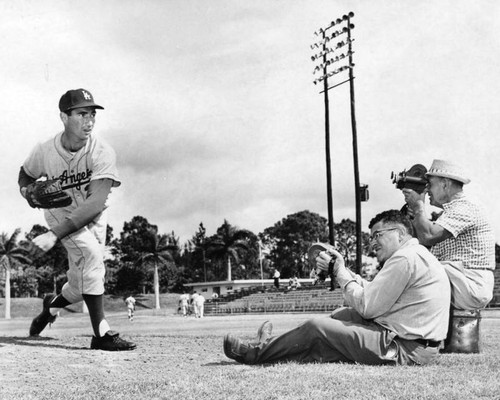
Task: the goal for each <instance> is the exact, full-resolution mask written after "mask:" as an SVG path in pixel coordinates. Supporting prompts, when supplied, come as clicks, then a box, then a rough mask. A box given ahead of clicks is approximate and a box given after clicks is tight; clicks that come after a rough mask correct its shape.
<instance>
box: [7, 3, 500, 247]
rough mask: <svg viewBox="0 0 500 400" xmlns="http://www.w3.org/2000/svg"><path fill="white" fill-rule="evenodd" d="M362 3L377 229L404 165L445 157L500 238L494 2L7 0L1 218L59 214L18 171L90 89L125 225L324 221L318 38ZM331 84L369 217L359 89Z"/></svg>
mask: <svg viewBox="0 0 500 400" xmlns="http://www.w3.org/2000/svg"><path fill="white" fill-rule="evenodd" d="M348 12H353V13H354V17H353V18H352V20H351V22H352V23H353V24H354V25H355V27H354V29H353V30H352V37H353V39H354V42H353V43H352V46H353V50H354V55H353V61H354V63H355V67H354V76H355V79H354V81H353V82H354V85H353V86H354V93H355V118H356V127H357V141H358V146H357V151H358V157H359V173H360V182H361V183H363V184H367V185H368V186H369V193H370V198H369V200H368V201H367V202H363V203H362V214H361V215H362V218H361V219H362V222H361V223H362V227H363V230H364V231H368V223H369V222H370V219H371V218H372V217H373V216H375V215H376V214H377V213H379V212H381V211H383V210H386V209H389V208H400V207H401V206H402V205H403V204H404V201H403V196H402V194H401V192H400V191H398V190H397V189H396V188H395V186H394V184H393V183H392V181H391V179H390V175H391V172H392V171H394V172H400V171H402V170H404V169H408V168H409V167H411V166H412V165H413V164H416V163H420V164H423V165H425V166H426V167H427V168H429V167H430V165H431V163H432V161H433V159H449V160H453V161H455V162H457V163H460V164H462V165H463V167H464V169H465V170H466V171H467V173H468V175H469V177H470V179H471V181H472V182H471V183H470V184H469V185H467V186H466V187H465V191H466V193H468V194H469V195H471V196H472V197H474V198H476V199H477V200H478V201H479V202H481V203H482V204H483V205H484V207H485V208H486V209H487V211H488V213H489V215H490V218H491V222H492V224H493V227H494V230H495V234H496V236H497V238H498V237H500V209H499V207H498V206H497V199H499V198H500V185H499V182H500V179H499V178H500V173H499V171H498V161H497V160H498V158H499V155H500V140H499V139H498V133H499V131H500V113H499V100H498V93H500V83H499V79H498V71H497V66H498V65H500V51H499V49H500V35H498V32H500V3H499V2H498V1H496V0H483V1H480V2H472V1H469V0H421V1H418V2H415V1H411V0H405V1H396V0H358V1H356V0H350V1H347V0H346V1H339V0H329V1H322V0H287V1H284V0H252V1H247V0H232V1H222V0H210V1H207V0H165V1H160V0H155V1H153V0H149V1H147V0H145V1H144V0H142V1H139V0H136V1H132V0H107V1H105V2H104V1H95V0H85V1H81V0H76V1H72V2H68V1H56V0H47V1H44V2H39V1H35V0H18V1H16V2H10V1H0V38H1V39H0V40H1V43H2V54H3V57H2V62H1V63H0V79H2V85H1V93H2V95H1V96H0V107H1V109H2V111H3V123H2V127H1V128H0V135H1V142H2V146H1V149H0V152H1V153H0V154H1V157H0V171H1V172H0V174H1V179H0V185H1V186H0V188H1V193H2V207H1V214H0V232H6V233H12V232H13V231H14V230H15V229H16V228H21V230H22V232H28V231H29V230H30V229H31V227H32V226H33V225H34V224H42V225H46V224H45V221H44V219H43V213H42V211H40V210H37V209H31V208H30V207H29V206H28V204H27V203H26V201H25V200H24V199H23V198H22V197H21V196H20V194H19V191H18V186H17V176H18V172H19V168H20V166H21V165H22V163H23V162H24V160H25V158H26V157H27V156H28V154H29V152H30V150H31V148H32V147H33V146H34V145H35V144H36V143H37V142H40V141H43V140H46V139H48V138H50V137H51V136H53V135H55V134H56V133H58V132H60V131H61V130H62V123H61V120H60V117H59V111H58V109H57V105H58V102H59V98H60V97H61V95H62V94H63V93H64V92H66V91H67V90H68V89H77V88H85V89H87V90H89V91H90V92H91V93H92V94H93V95H94V98H95V101H96V102H97V104H100V105H102V106H104V108H105V110H102V111H98V115H97V120H96V127H95V129H94V134H96V135H99V136H100V137H102V138H103V139H104V140H106V141H107V142H108V143H109V144H110V145H111V146H112V147H113V148H114V149H115V151H116V153H117V162H118V170H119V174H120V178H121V180H122V182H123V183H122V185H121V186H120V187H119V188H117V189H115V190H114V191H113V193H112V195H111V197H110V199H109V204H110V207H109V224H110V225H111V226H112V227H113V230H114V234H115V236H118V235H119V233H120V232H121V231H122V228H123V224H124V222H128V221H130V220H131V219H132V218H133V217H134V216H142V217H145V218H147V220H148V221H149V222H150V223H151V224H154V225H157V226H158V228H159V231H160V233H171V232H172V231H173V232H174V233H175V235H176V236H178V237H179V238H180V240H181V242H182V241H185V240H188V239H190V238H191V237H192V236H193V235H194V233H195V232H196V231H197V229H198V225H199V224H200V222H202V223H203V224H204V226H205V228H206V229H207V235H212V234H214V233H215V231H216V229H217V228H218V227H219V226H221V225H222V223H223V222H224V220H227V221H228V222H229V223H230V224H231V225H234V226H236V227H238V228H241V229H249V230H251V231H253V232H254V233H259V232H262V231H263V230H264V229H265V228H267V227H270V226H273V225H274V224H275V223H277V222H278V221H280V220H282V219H283V218H285V217H286V216H287V215H290V214H293V213H296V212H299V211H303V210H309V211H312V212H315V213H318V214H320V215H322V216H323V217H325V218H327V217H328V207H327V193H326V167H325V121H324V116H325V106H324V95H323V94H322V93H320V89H321V88H320V87H319V85H314V84H313V81H314V79H315V78H317V74H316V75H313V71H314V67H315V66H316V65H317V63H315V62H313V61H312V60H311V56H313V55H314V54H315V52H314V51H313V50H311V47H310V46H311V45H312V44H313V43H315V42H317V39H318V38H317V37H316V36H315V35H314V32H315V31H317V30H318V29H319V28H324V27H327V26H329V25H330V22H331V21H332V20H335V19H337V18H339V17H342V15H344V14H347V13H348ZM328 97H329V102H330V106H329V113H330V146H331V172H332V185H333V190H332V196H333V217H334V220H335V222H340V220H341V219H344V218H350V219H351V220H355V216H356V214H355V195H354V173H353V145H352V129H351V109H350V95H349V85H348V84H344V85H341V86H339V87H337V88H334V89H331V90H330V91H329V95H328Z"/></svg>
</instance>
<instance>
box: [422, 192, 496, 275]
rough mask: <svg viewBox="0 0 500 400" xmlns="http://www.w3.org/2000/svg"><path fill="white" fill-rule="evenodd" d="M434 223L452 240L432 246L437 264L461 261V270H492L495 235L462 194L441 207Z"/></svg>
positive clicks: (481, 214)
mask: <svg viewBox="0 0 500 400" xmlns="http://www.w3.org/2000/svg"><path fill="white" fill-rule="evenodd" d="M443 209H444V212H443V213H442V214H441V216H440V217H439V218H438V219H437V220H436V221H435V223H436V224H438V225H440V226H442V227H443V228H444V229H446V230H447V231H448V232H450V233H451V234H452V235H453V237H451V238H448V239H445V240H443V241H442V242H439V243H437V244H435V245H434V246H432V248H431V252H432V254H434V255H435V256H436V257H437V258H438V260H440V261H461V262H462V263H463V265H464V268H469V269H491V270H494V269H495V236H494V234H493V229H492V227H491V225H490V224H489V222H488V221H487V219H486V213H485V212H484V210H483V209H482V208H481V207H480V206H478V205H476V204H474V203H472V202H471V201H470V200H469V199H468V198H467V197H466V196H465V195H464V194H463V193H462V194H460V195H458V196H457V198H455V199H453V200H452V201H450V202H449V203H446V204H443Z"/></svg>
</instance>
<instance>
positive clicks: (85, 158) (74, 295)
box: [23, 132, 121, 303]
mask: <svg viewBox="0 0 500 400" xmlns="http://www.w3.org/2000/svg"><path fill="white" fill-rule="evenodd" d="M61 136H62V132H61V133H59V134H57V135H56V136H55V137H54V138H52V139H50V140H48V141H46V142H44V143H39V144H37V145H36V146H35V148H34V149H33V151H32V152H31V154H30V155H29V156H28V158H27V159H26V161H25V162H24V164H23V169H24V172H25V173H26V174H27V175H28V176H29V177H31V178H33V179H38V178H40V177H43V176H45V177H47V178H48V179H55V178H58V179H59V180H60V181H61V186H62V189H63V190H64V191H65V192H66V193H67V194H68V195H69V196H71V198H72V200H73V202H72V204H71V205H69V206H68V207H63V208H52V209H46V210H44V215H45V219H46V221H47V224H48V225H49V227H50V229H51V230H52V231H54V232H55V233H56V235H57V233H58V230H59V231H61V230H62V229H64V225H65V224H66V225H68V224H69V225H71V224H73V225H76V226H80V225H81V222H82V221H84V218H85V216H86V215H87V214H86V212H85V207H86V205H84V206H83V207H82V205H83V203H84V202H85V200H86V199H87V197H88V196H89V193H88V190H89V185H90V182H91V181H96V180H99V179H111V180H112V187H118V186H120V184H121V182H120V180H119V178H118V172H117V169H116V155H115V152H114V150H113V149H112V148H111V147H110V146H109V145H108V144H107V143H106V142H105V141H104V140H103V139H101V138H97V137H96V136H94V135H91V136H90V138H89V140H88V141H87V143H86V145H85V146H84V147H82V148H81V149H80V150H78V151H77V152H74V153H73V152H70V151H68V150H66V149H65V148H64V147H63V146H62V143H61ZM106 226H107V220H106V212H105V210H104V211H102V212H101V213H99V214H98V215H97V216H96V217H95V218H94V219H93V220H92V221H91V222H90V223H88V224H86V225H85V226H83V228H81V229H79V230H77V231H76V232H73V233H71V234H69V235H67V236H65V237H63V238H62V239H61V242H62V244H63V245H64V247H65V248H66V250H67V251H68V261H69V270H68V272H67V277H68V282H67V283H66V284H65V285H64V286H63V288H62V295H63V296H64V298H66V299H67V300H68V301H70V302H71V303H75V302H78V301H81V300H82V299H83V297H82V294H89V295H100V294H103V293H104V275H105V268H104V261H103V259H104V257H103V255H104V245H105V240H106Z"/></svg>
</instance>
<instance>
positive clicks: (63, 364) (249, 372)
mask: <svg viewBox="0 0 500 400" xmlns="http://www.w3.org/2000/svg"><path fill="white" fill-rule="evenodd" d="M174 311H175V310H174V309H173V308H172V309H169V308H168V307H167V308H166V309H162V310H160V311H159V312H157V311H154V310H151V309H149V308H143V309H139V310H138V311H137V313H136V319H135V321H134V322H132V323H130V322H129V321H128V320H127V316H126V311H125V309H123V311H122V312H108V320H109V321H110V324H111V326H112V328H114V329H116V330H119V331H120V332H121V334H122V335H123V336H124V337H126V338H130V339H133V340H134V341H135V342H137V344H138V348H137V349H136V350H135V351H131V352H119V353H109V352H101V351H92V350H89V344H90V338H91V334H92V333H91V329H90V323H89V321H88V316H86V315H83V314H81V313H68V314H64V315H63V316H62V317H60V318H59V319H58V320H57V321H56V323H55V324H54V325H53V326H52V327H51V328H50V329H49V328H47V329H46V330H45V331H44V332H43V333H42V337H40V338H37V339H30V338H28V337H27V329H28V327H29V324H30V321H31V318H27V317H20V318H13V319H12V320H9V321H7V320H0V362H1V365H2V368H1V369H0V399H180V400H189V399H198V400H200V399H315V400H317V399H500V349H499V346H498V344H499V342H500V312H495V311H486V312H484V317H483V320H482V322H481V335H482V352H481V353H480V354H443V355H441V356H440V357H439V359H438V360H437V361H436V362H435V363H433V364H432V365H428V366H425V367H388V366H377V367H374V366H363V365H355V364H308V365H301V364H296V363H285V364H278V365H272V366H246V365H240V364H237V363H236V362H234V361H233V360H230V359H227V358H226V357H225V356H224V352H223V349H222V338H223V336H224V334H225V333H227V332H231V333H234V334H237V335H241V336H244V337H248V338H250V337H253V336H254V335H255V332H256V330H257V328H258V326H259V325H260V324H261V323H262V322H263V321H265V320H266V319H269V320H270V321H271V322H272V323H273V325H274V332H275V333H277V334H280V333H283V332H285V331H286V330H288V329H291V328H293V327H295V326H297V325H298V324H300V323H301V322H303V321H304V320H305V319H308V318H310V317H322V315H319V314H315V315H306V314H269V315H240V316H216V317H206V318H204V319H194V318H183V317H180V316H178V315H175V314H174Z"/></svg>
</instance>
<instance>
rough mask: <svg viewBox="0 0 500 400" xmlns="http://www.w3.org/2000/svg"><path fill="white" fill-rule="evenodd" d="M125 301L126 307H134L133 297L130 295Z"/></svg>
mask: <svg viewBox="0 0 500 400" xmlns="http://www.w3.org/2000/svg"><path fill="white" fill-rule="evenodd" d="M125 303H126V304H127V307H128V308H132V309H133V308H135V299H134V298H133V297H132V296H129V297H127V298H126V299H125Z"/></svg>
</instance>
